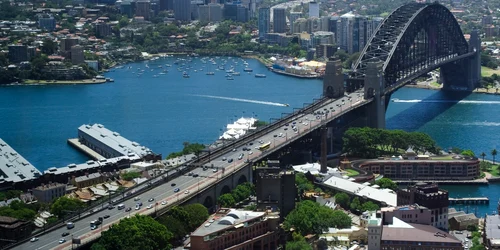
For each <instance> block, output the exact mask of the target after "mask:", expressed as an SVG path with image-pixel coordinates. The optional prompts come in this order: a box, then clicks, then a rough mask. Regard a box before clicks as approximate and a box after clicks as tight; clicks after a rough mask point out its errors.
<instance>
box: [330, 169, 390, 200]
mask: <svg viewBox="0 0 500 250" xmlns="http://www.w3.org/2000/svg"><path fill="white" fill-rule="evenodd" d="M323 184H325V185H328V186H330V187H332V188H334V189H339V190H342V191H344V192H347V193H350V194H355V195H357V196H360V197H367V198H369V199H372V200H375V201H378V202H381V203H385V204H387V205H388V206H393V207H395V206H397V195H396V193H395V192H394V191H392V190H390V189H378V188H375V187H371V186H369V185H365V184H360V183H356V182H353V181H350V180H348V179H345V178H341V177H336V176H332V177H330V178H329V179H328V180H326V181H325V182H323Z"/></svg>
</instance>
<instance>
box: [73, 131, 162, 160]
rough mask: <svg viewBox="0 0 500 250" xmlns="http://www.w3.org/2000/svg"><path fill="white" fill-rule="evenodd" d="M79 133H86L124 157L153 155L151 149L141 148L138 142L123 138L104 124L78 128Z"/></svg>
mask: <svg viewBox="0 0 500 250" xmlns="http://www.w3.org/2000/svg"><path fill="white" fill-rule="evenodd" d="M78 131H79V134H80V132H81V133H84V134H86V135H88V136H90V137H92V138H94V139H95V140H97V141H98V142H100V143H102V144H104V145H106V146H108V147H110V148H112V149H113V150H115V151H116V152H119V153H120V154H122V155H123V156H128V155H131V154H136V155H139V156H140V157H144V156H146V155H148V154H151V153H153V151H151V149H149V148H147V147H145V146H141V145H140V144H139V143H137V142H133V141H130V140H128V139H127V138H125V137H123V136H121V135H120V134H119V133H118V132H113V131H111V130H109V129H107V128H105V127H104V126H103V125H102V124H94V125H82V126H80V127H79V128H78Z"/></svg>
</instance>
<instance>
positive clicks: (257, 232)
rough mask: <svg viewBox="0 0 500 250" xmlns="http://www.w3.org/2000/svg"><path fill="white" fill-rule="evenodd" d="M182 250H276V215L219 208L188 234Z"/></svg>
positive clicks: (277, 240)
mask: <svg viewBox="0 0 500 250" xmlns="http://www.w3.org/2000/svg"><path fill="white" fill-rule="evenodd" d="M189 237H190V242H189V244H188V245H186V246H184V248H185V249H193V250H195V249H206V250H216V249H229V250H237V249H277V248H278V244H279V238H280V234H279V216H278V215H275V214H272V213H268V212H254V211H248V210H236V209H228V208H222V209H219V211H217V213H215V214H213V215H211V216H210V217H209V218H208V220H207V221H206V222H205V223H204V224H202V225H201V226H200V227H198V228H197V229H196V230H195V231H194V232H192V233H191V235H190V236H189Z"/></svg>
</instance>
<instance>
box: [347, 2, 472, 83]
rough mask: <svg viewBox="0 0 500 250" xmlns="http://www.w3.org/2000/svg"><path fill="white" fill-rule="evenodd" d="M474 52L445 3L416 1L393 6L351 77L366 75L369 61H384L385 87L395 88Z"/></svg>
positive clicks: (361, 55) (360, 57)
mask: <svg viewBox="0 0 500 250" xmlns="http://www.w3.org/2000/svg"><path fill="white" fill-rule="evenodd" d="M472 54H473V52H470V51H469V45H468V43H467V41H466V40H465V38H464V36H463V33H462V30H461V29H460V26H459V24H458V23H457V21H456V19H455V17H454V16H453V14H452V13H451V12H450V11H449V10H448V9H447V8H446V7H444V6H443V5H440V4H438V3H433V4H422V3H415V2H413V3H409V4H406V5H403V6H401V7H399V8H397V9H396V10H394V11H393V12H392V13H391V14H390V15H389V16H388V17H387V18H386V19H384V21H382V23H381V24H380V25H379V26H378V27H377V29H376V30H375V31H374V32H373V34H372V36H371V38H370V39H369V41H368V43H367V45H366V46H365V47H364V49H363V51H362V52H361V53H360V56H359V58H358V60H357V61H356V63H355V64H354V65H353V75H352V78H354V79H362V78H364V76H365V73H366V69H367V65H368V63H372V62H375V63H382V64H383V66H382V71H383V73H384V82H385V86H384V87H385V88H386V89H387V90H389V89H392V90H394V89H395V88H396V87H399V85H401V84H404V83H406V82H407V81H408V80H411V79H413V78H415V77H418V76H420V75H421V74H423V73H427V72H429V71H430V70H432V69H435V68H437V67H439V66H440V65H443V64H446V63H448V62H452V61H456V60H459V59H462V58H465V57H468V56H471V55H472ZM387 90H386V92H388V91H387Z"/></svg>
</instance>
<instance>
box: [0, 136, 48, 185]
mask: <svg viewBox="0 0 500 250" xmlns="http://www.w3.org/2000/svg"><path fill="white" fill-rule="evenodd" d="M40 176H41V172H40V171H38V169H36V168H35V167H34V166H33V165H31V163H30V162H29V161H27V160H26V159H24V157H23V156H22V155H20V154H18V153H17V152H16V151H15V150H14V149H13V148H11V147H10V146H9V145H8V144H7V143H6V142H5V141H4V140H2V139H0V190H2V189H5V188H9V187H10V188H12V187H13V186H14V187H16V188H21V186H24V185H29V183H32V182H36V181H37V179H38V178H39V177H40Z"/></svg>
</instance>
